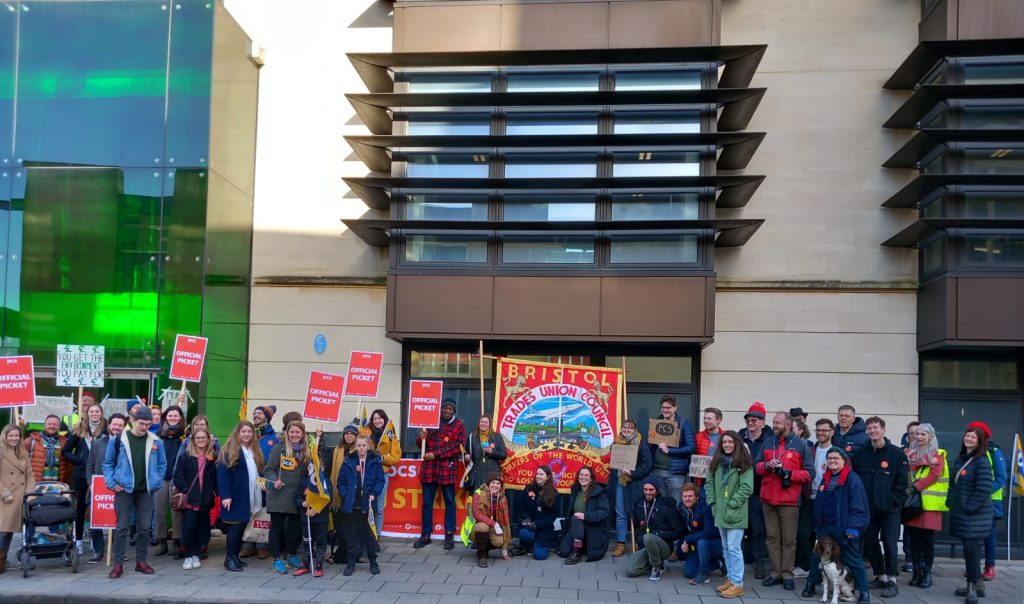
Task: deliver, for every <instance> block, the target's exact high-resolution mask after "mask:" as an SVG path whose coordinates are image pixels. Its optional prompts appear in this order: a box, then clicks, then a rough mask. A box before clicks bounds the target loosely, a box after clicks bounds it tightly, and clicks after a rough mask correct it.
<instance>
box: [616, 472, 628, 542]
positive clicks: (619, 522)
mask: <svg viewBox="0 0 1024 604" xmlns="http://www.w3.org/2000/svg"><path fill="white" fill-rule="evenodd" d="M628 517H629V510H627V509H626V487H624V486H622V485H621V484H619V483H618V482H616V483H615V540H616V541H618V542H619V543H625V542H626V530H627V525H626V523H627V520H628Z"/></svg>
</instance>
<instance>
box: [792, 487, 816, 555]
mask: <svg viewBox="0 0 1024 604" xmlns="http://www.w3.org/2000/svg"><path fill="white" fill-rule="evenodd" d="M813 557H814V500H813V499H804V500H802V501H801V503H800V517H799V518H798V519H797V526H796V565H797V566H799V567H800V568H802V569H804V570H811V559H812V558H813Z"/></svg>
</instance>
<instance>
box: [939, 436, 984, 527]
mask: <svg viewBox="0 0 1024 604" xmlns="http://www.w3.org/2000/svg"><path fill="white" fill-rule="evenodd" d="M970 459H971V458H970V457H967V456H966V455H963V456H960V457H959V458H957V459H950V460H949V493H947V494H946V506H947V507H949V534H950V535H953V536H954V537H959V538H961V539H984V538H985V537H988V535H989V533H991V532H992V517H993V516H992V514H993V511H992V466H990V465H989V463H988V457H987V456H986V455H984V454H982V455H979V456H977V457H975V458H974V459H973V460H972V461H970V463H968V460H970Z"/></svg>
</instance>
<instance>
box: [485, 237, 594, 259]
mask: <svg viewBox="0 0 1024 604" xmlns="http://www.w3.org/2000/svg"><path fill="white" fill-rule="evenodd" d="M501 261H502V262H504V263H506V264H593V263H594V236H593V235H506V236H505V237H504V239H503V241H502V252H501Z"/></svg>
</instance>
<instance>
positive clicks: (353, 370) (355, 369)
mask: <svg viewBox="0 0 1024 604" xmlns="http://www.w3.org/2000/svg"><path fill="white" fill-rule="evenodd" d="M383 366H384V353H383V352H363V351H361V350H353V351H352V354H351V355H349V357H348V381H347V382H346V384H347V386H346V388H345V394H346V395H347V396H355V397H361V398H377V393H378V391H379V390H380V371H381V367H383Z"/></svg>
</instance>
